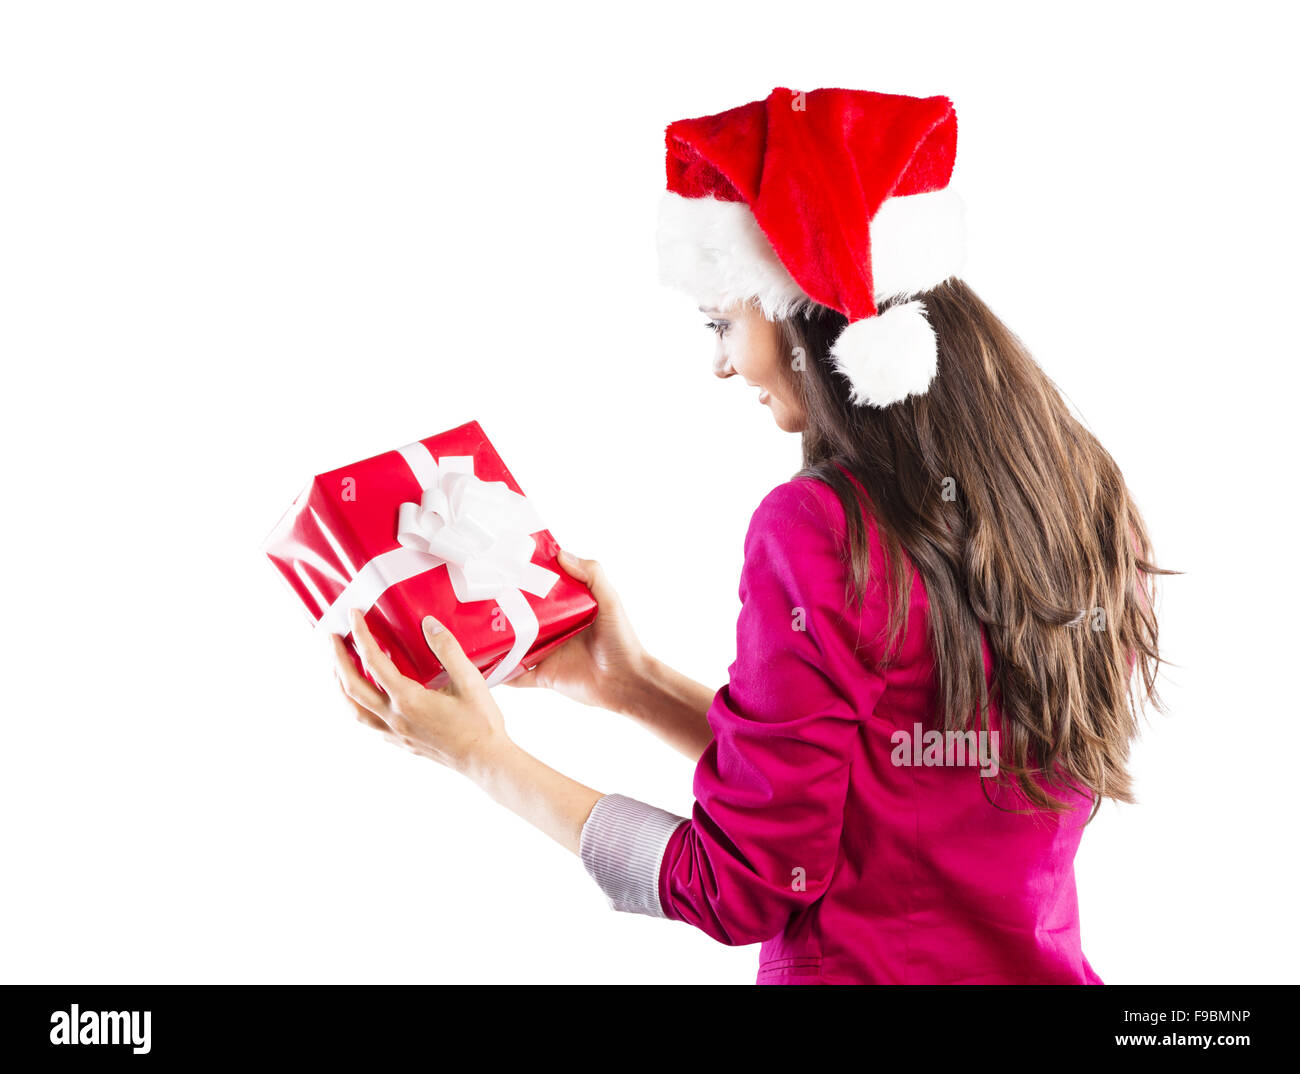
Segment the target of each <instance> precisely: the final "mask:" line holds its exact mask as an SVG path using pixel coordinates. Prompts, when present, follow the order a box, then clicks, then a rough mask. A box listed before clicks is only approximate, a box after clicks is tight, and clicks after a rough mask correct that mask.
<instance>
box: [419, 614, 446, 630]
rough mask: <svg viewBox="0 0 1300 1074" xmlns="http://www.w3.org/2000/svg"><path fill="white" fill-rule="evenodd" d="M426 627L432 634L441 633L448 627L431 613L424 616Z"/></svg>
mask: <svg viewBox="0 0 1300 1074" xmlns="http://www.w3.org/2000/svg"><path fill="white" fill-rule="evenodd" d="M424 629H425V630H426V631H427V632H428V633H430V634H441V633H442V632H443V631H444V630H446V629H447V628H446V627H444V626H443V625H442V624H441V623H440V622H438V620H436V619H435V618H434V617H433V616H431V615H426V616H425V617H424Z"/></svg>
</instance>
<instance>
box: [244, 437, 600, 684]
mask: <svg viewBox="0 0 1300 1074" xmlns="http://www.w3.org/2000/svg"><path fill="white" fill-rule="evenodd" d="M264 548H265V551H266V554H267V555H268V556H269V557H270V559H271V562H272V563H274V564H275V566H276V567H277V568H278V569H279V571H280V573H281V574H282V575H283V576H284V578H285V579H286V580H287V581H288V583H289V585H290V586H291V587H292V589H293V591H294V592H295V593H297V595H298V597H299V599H300V600H301V601H302V603H303V605H304V606H305V607H306V608H307V611H308V612H309V613H310V614H311V617H312V619H313V620H315V621H316V629H317V630H318V631H322V632H329V633H333V634H340V635H343V636H344V637H345V640H346V641H347V644H348V647H349V649H351V650H352V654H353V658H354V659H356V651H355V649H352V641H351V637H350V630H351V626H350V623H349V621H348V612H349V611H350V610H351V609H352V608H359V609H361V610H362V612H363V613H364V614H365V620H366V625H367V626H368V627H369V628H370V631H371V633H372V634H374V636H375V640H376V641H377V642H378V643H379V645H380V646H382V647H383V649H384V650H385V651H386V652H387V653H388V655H389V656H390V657H392V660H393V663H394V664H396V665H397V667H398V669H399V670H400V671H401V672H402V674H404V675H406V676H408V677H409V678H412V679H415V680H416V681H417V682H422V683H425V684H426V685H429V686H433V687H437V686H440V685H442V684H443V683H445V681H446V675H445V673H444V672H443V670H442V666H441V665H440V664H439V663H438V661H437V659H436V658H435V657H434V655H433V653H432V652H430V651H429V646H428V645H427V644H426V642H425V640H424V633H423V629H422V622H423V620H424V617H425V616H426V615H432V616H434V617H435V618H436V619H437V620H438V621H439V622H441V623H442V624H443V625H444V626H445V627H446V628H447V629H448V630H450V631H451V632H452V633H453V634H455V635H456V638H457V640H458V641H459V642H460V644H461V647H462V648H463V649H464V650H465V652H466V654H467V655H468V656H469V658H470V659H471V660H473V661H474V663H475V665H476V666H477V667H478V668H479V670H480V671H482V672H483V674H484V677H485V678H486V679H487V681H488V685H490V686H495V685H496V684H497V683H499V682H504V681H506V680H508V679H509V678H511V677H512V676H513V675H515V674H517V673H518V672H519V671H520V670H521V669H522V668H524V667H531V666H534V665H535V664H536V663H537V661H538V660H540V659H541V658H542V657H543V656H545V655H546V654H547V653H548V652H550V651H551V650H552V649H554V648H555V647H556V646H558V645H559V644H561V643H562V642H564V641H566V640H567V639H568V638H571V637H572V636H573V635H575V634H577V633H579V632H580V631H582V630H583V629H584V628H586V627H587V626H589V625H590V624H591V622H592V620H594V619H595V617H596V601H595V598H594V597H592V595H591V591H590V590H589V589H587V587H586V586H584V585H583V584H582V583H581V582H578V581H577V580H575V579H573V578H571V577H570V576H569V575H568V574H566V573H565V572H564V570H563V569H562V568H561V567H560V566H559V564H558V563H557V562H556V556H557V554H558V553H559V545H558V544H556V542H555V538H554V537H552V536H551V534H550V532H549V531H548V530H546V529H545V528H544V527H543V525H542V522H541V520H540V518H539V517H538V516H537V513H536V510H535V508H534V506H533V504H532V503H531V502H529V500H528V499H527V498H526V497H525V496H524V494H523V491H522V490H521V489H520V487H519V485H518V483H517V482H516V481H515V479H514V478H513V477H512V476H511V474H510V471H509V470H507V469H506V466H505V463H503V462H502V461H501V457H500V456H499V455H498V454H497V453H496V449H494V448H493V447H492V444H491V443H490V442H489V440H488V438H487V437H486V436H485V435H484V433H483V430H482V429H481V428H479V425H478V422H470V423H469V424H467V425H462V426H460V427H459V428H456V429H452V430H450V431H449V432H445V433H441V434H439V435H438V436H431V437H429V438H428V439H425V440H418V441H416V442H415V443H413V444H407V445H406V446H405V447H402V448H398V449H397V450H395V451H389V452H385V453H384V454H382V455H376V456H374V457H373V458H370V459H366V460H364V461H363V462H358V463H353V464H352V465H351V466H344V467H341V468H340V469H337V470H331V471H330V472H329V473H325V474H320V475H319V476H317V477H316V478H314V479H313V480H312V482H311V484H310V485H308V486H307V488H306V489H305V490H304V491H303V492H302V494H301V495H300V496H299V497H298V499H297V500H296V501H295V502H294V504H293V506H292V507H291V508H290V509H289V510H288V511H287V512H286V513H285V516H284V518H283V519H281V520H280V523H279V525H277V526H276V527H275V529H274V530H273V531H272V533H271V535H270V536H269V537H268V538H267V540H266V543H265V545H264ZM358 666H360V662H359V661H358Z"/></svg>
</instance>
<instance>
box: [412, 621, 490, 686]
mask: <svg viewBox="0 0 1300 1074" xmlns="http://www.w3.org/2000/svg"><path fill="white" fill-rule="evenodd" d="M421 625H422V626H423V627H424V640H425V641H426V642H427V643H428V645H429V649H430V650H431V651H432V652H433V655H434V656H436V657H437V658H438V663H440V664H441V665H442V666H443V670H444V671H446V672H447V677H448V678H450V679H451V684H452V686H454V687H456V688H457V689H461V688H464V687H468V686H473V685H474V684H475V680H477V681H478V682H480V683H481V682H482V681H483V673H482V672H480V671H479V669H478V668H477V667H475V666H474V661H472V660H471V659H470V658H469V657H468V656H466V655H465V650H464V649H462V648H461V647H460V642H458V641H457V640H456V636H455V635H454V634H453V633H452V632H451V631H450V630H448V629H447V628H446V627H444V626H443V625H442V624H441V623H440V622H438V620H436V619H435V618H434V617H433V616H431V615H426V616H425V617H424V622H423V623H422V624H421Z"/></svg>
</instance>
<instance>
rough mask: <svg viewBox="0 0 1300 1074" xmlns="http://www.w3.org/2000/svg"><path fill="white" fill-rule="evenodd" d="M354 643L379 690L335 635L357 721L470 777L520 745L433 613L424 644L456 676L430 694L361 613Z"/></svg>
mask: <svg viewBox="0 0 1300 1074" xmlns="http://www.w3.org/2000/svg"><path fill="white" fill-rule="evenodd" d="M351 620H352V639H353V642H354V643H355V644H356V647H357V654H358V655H359V656H360V657H361V662H362V663H363V664H364V665H365V667H366V670H367V671H369V672H370V674H371V676H372V677H373V678H374V680H375V682H377V683H378V684H379V685H380V686H381V687H382V688H383V689H382V691H381V690H377V689H375V687H374V686H372V685H371V684H370V683H369V682H367V681H366V679H365V677H364V676H363V675H361V673H360V672H358V671H357V668H356V665H355V664H354V663H353V662H352V659H351V658H350V657H349V656H348V651H347V648H346V646H344V644H343V639H342V638H340V637H339V636H338V635H334V638H333V644H334V657H335V661H336V663H337V665H338V666H337V672H338V678H339V685H340V686H341V687H342V688H343V693H344V694H345V695H346V696H347V698H348V700H349V701H350V702H351V703H352V706H353V708H354V709H355V710H356V713H357V719H359V720H360V721H361V722H362V723H364V724H366V725H368V726H370V727H373V728H374V729H375V730H377V731H381V732H383V733H384V735H385V736H387V738H388V739H389V741H391V742H393V743H394V744H396V745H399V746H404V747H405V748H406V749H409V750H411V751H412V752H413V753H418V754H420V755H421V756H422V757H428V758H429V759H430V760H434V761H437V762H438V763H439V764H443V765H446V766H447V767H448V768H451V769H454V770H455V771H457V772H460V773H461V774H462V775H469V774H471V772H472V771H473V770H475V769H481V768H483V767H485V766H486V765H488V764H490V763H491V761H492V759H493V758H494V757H495V756H496V755H498V754H500V753H501V752H503V751H504V750H506V749H507V748H508V747H510V746H511V745H512V743H511V742H510V739H509V737H508V736H507V735H506V730H505V722H504V721H503V720H502V718H501V710H500V709H499V708H497V704H496V702H495V701H493V700H492V693H491V691H489V690H488V687H487V683H486V682H484V680H483V675H482V673H481V672H480V671H479V670H478V668H476V667H475V666H474V664H473V662H472V661H471V660H470V658H469V657H467V656H466V655H465V651H464V650H463V649H462V648H461V647H460V643H459V642H458V641H457V640H456V639H455V637H453V636H452V634H451V632H450V631H448V630H446V629H445V628H444V627H443V626H442V624H440V623H439V622H438V621H437V620H436V619H434V618H433V616H427V617H426V618H425V620H424V624H423V626H424V639H425V641H426V642H427V643H428V645H429V648H430V649H431V650H432V651H433V654H434V656H436V657H437V658H438V661H439V663H441V664H442V666H443V668H444V669H445V670H446V672H447V675H448V676H449V678H450V680H451V681H450V683H449V684H448V685H447V686H446V687H444V688H443V689H441V690H430V689H427V688H426V687H425V686H423V685H422V684H420V683H418V682H416V681H415V680H414V679H408V678H407V677H406V676H405V675H403V674H402V673H401V672H400V671H398V670H397V668H396V666H395V665H394V664H393V662H392V660H390V659H389V658H388V656H387V655H386V654H385V653H384V651H383V650H382V649H381V648H380V647H379V644H378V642H376V641H375V639H374V636H373V635H372V634H371V633H370V631H369V629H367V627H366V621H365V618H364V617H363V616H362V615H361V613H360V612H358V611H353V612H352V613H351Z"/></svg>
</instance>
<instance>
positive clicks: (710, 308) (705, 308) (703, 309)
mask: <svg viewBox="0 0 1300 1074" xmlns="http://www.w3.org/2000/svg"><path fill="white" fill-rule="evenodd" d="M700 312H701V313H718V314H720V313H721V312H722V311H721V310H719V309H716V308H715V307H713V306H701V307H700Z"/></svg>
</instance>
